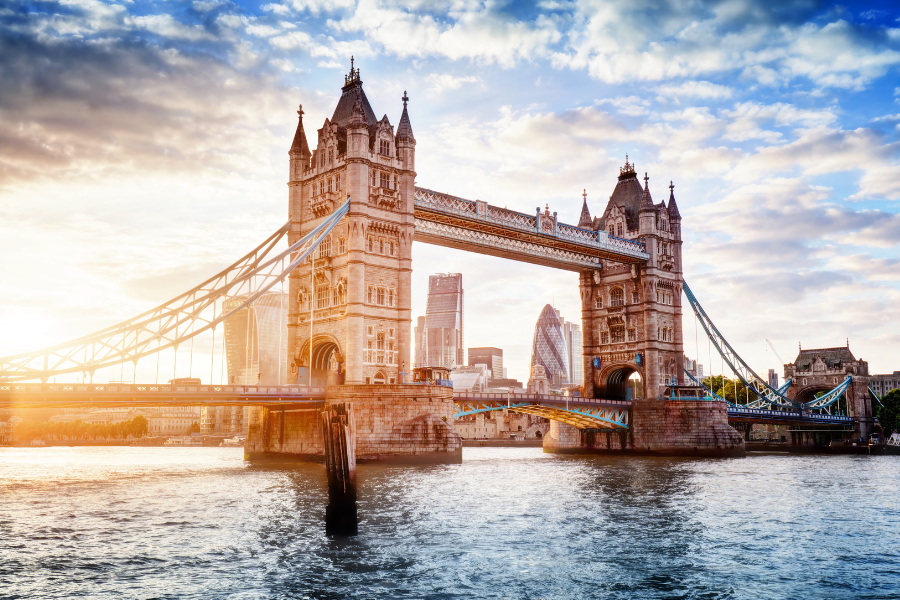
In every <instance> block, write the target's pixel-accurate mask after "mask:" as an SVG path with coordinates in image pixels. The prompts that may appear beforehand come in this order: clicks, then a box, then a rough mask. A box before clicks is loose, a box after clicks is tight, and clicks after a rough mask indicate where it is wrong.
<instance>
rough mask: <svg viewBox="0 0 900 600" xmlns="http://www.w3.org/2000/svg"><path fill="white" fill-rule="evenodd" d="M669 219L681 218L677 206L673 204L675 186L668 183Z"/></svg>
mask: <svg viewBox="0 0 900 600" xmlns="http://www.w3.org/2000/svg"><path fill="white" fill-rule="evenodd" d="M669 218H671V219H680V218H681V213H680V212H678V205H677V204H675V184H674V183H672V182H671V181H670V182H669Z"/></svg>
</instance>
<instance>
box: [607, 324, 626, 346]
mask: <svg viewBox="0 0 900 600" xmlns="http://www.w3.org/2000/svg"><path fill="white" fill-rule="evenodd" d="M609 333H610V338H611V339H612V343H613V344H619V343H621V342H624V341H625V326H624V325H613V326H612V327H610V328H609Z"/></svg>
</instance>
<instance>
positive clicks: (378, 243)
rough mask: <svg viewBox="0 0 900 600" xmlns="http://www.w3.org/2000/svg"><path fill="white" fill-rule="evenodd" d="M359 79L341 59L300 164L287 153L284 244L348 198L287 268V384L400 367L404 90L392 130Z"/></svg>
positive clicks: (410, 225) (404, 328)
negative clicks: (335, 92) (331, 100)
mask: <svg viewBox="0 0 900 600" xmlns="http://www.w3.org/2000/svg"><path fill="white" fill-rule="evenodd" d="M362 83H363V82H362V79H361V78H360V72H359V69H355V68H353V62H352V60H351V67H350V73H349V74H348V75H346V76H345V77H344V86H343V87H342V88H341V98H340V100H339V101H338V104H337V106H336V107H335V109H334V114H333V115H332V117H331V118H330V119H325V123H324V124H323V126H322V128H321V129H319V131H318V140H317V146H316V149H315V151H313V152H309V149H308V148H307V150H306V152H307V153H308V154H309V159H308V160H307V161H306V162H304V161H303V152H302V150H300V151H298V153H297V156H298V157H299V160H298V161H297V162H298V163H299V164H300V165H301V166H300V167H296V168H297V169H300V171H302V175H301V176H300V177H299V178H295V177H294V173H295V162H294V154H295V153H293V149H292V154H291V160H292V163H291V165H292V166H291V173H292V178H291V190H292V195H291V202H290V215H291V241H292V242H293V241H295V240H296V239H299V237H300V236H302V235H303V234H305V233H307V232H309V231H310V230H311V229H313V228H314V227H316V226H317V225H318V224H319V223H321V222H322V220H323V219H324V218H326V217H327V216H328V215H329V214H331V213H332V212H333V211H334V210H335V209H336V208H338V207H339V206H341V205H342V204H343V203H344V202H345V201H346V199H347V197H348V196H349V197H350V210H349V212H348V214H347V215H346V216H345V217H344V218H343V219H341V221H340V222H339V223H338V225H337V226H336V227H335V229H334V230H333V231H332V233H331V235H330V236H329V238H328V239H327V240H326V241H325V242H323V243H322V244H321V245H320V247H319V249H318V250H317V251H316V252H315V253H314V255H313V256H312V257H311V259H310V260H307V261H306V262H304V263H303V264H302V265H301V266H300V267H298V268H297V269H295V270H294V272H293V273H291V279H290V298H289V300H290V302H289V309H288V348H287V352H288V365H290V366H291V369H290V371H289V373H288V381H299V382H300V383H307V382H309V383H312V384H313V385H326V384H336V383H346V384H366V383H372V384H374V383H385V384H390V383H399V382H400V381H401V374H400V373H401V371H405V370H407V369H408V367H409V364H410V362H409V361H410V348H409V345H410V344H409V340H410V323H411V276H412V266H411V264H412V263H411V261H412V252H411V250H412V248H411V247H412V239H413V232H414V227H415V225H414V218H413V210H414V207H413V193H414V186H415V171H414V170H413V166H414V149H415V139H414V138H413V135H412V127H411V125H410V122H409V115H408V113H407V109H406V101H407V100H408V99H407V98H406V95H405V94H404V108H403V115H402V116H401V120H400V128H399V130H398V132H397V135H396V136H395V135H394V130H393V127H392V126H391V124H390V121H389V120H388V118H387V115H385V116H384V117H382V118H381V119H380V120H379V119H377V118H376V117H375V113H374V111H373V110H372V107H371V105H370V104H369V100H368V98H366V94H365V92H364V91H363V86H362ZM303 138H304V140H305V135H304V136H303ZM302 143H303V144H305V141H304V142H302ZM295 189H296V190H297V192H296V193H295V192H294V191H293V190H295ZM404 367H406V368H404Z"/></svg>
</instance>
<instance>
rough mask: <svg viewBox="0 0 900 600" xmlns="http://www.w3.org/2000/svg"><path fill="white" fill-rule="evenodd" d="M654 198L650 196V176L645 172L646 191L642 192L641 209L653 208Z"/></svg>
mask: <svg viewBox="0 0 900 600" xmlns="http://www.w3.org/2000/svg"><path fill="white" fill-rule="evenodd" d="M653 208H654V207H653V198H652V197H651V196H650V177H648V176H647V173H646V172H644V193H643V194H641V210H653Z"/></svg>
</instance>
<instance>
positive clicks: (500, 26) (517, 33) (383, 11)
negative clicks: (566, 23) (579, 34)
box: [329, 2, 560, 66]
mask: <svg viewBox="0 0 900 600" xmlns="http://www.w3.org/2000/svg"><path fill="white" fill-rule="evenodd" d="M491 6H492V5H490V4H489V5H487V6H485V7H484V8H482V9H481V10H461V11H458V12H455V11H454V12H451V13H449V14H448V16H449V17H450V18H449V19H435V18H434V17H433V16H432V15H431V14H415V13H413V12H409V11H405V10H400V9H395V8H384V7H381V6H377V5H375V3H370V2H363V3H361V4H360V5H359V7H357V10H356V11H355V12H354V13H353V14H352V15H351V16H349V17H346V18H343V19H341V20H330V21H329V26H330V27H332V28H334V29H335V30H337V31H342V32H360V33H362V34H363V35H365V37H366V38H367V39H368V40H370V41H372V42H375V43H377V44H379V45H380V46H382V47H383V48H384V49H385V50H386V51H387V52H390V53H392V54H395V55H397V56H401V57H405V56H420V57H424V56H446V57H448V58H450V59H453V60H457V59H463V58H468V59H475V60H480V61H485V62H488V63H494V62H496V63H500V64H502V65H504V66H512V65H513V64H515V63H516V62H518V61H520V60H531V59H533V58H537V57H539V56H543V55H545V54H546V51H547V47H548V45H549V44H551V43H554V42H556V41H557V40H559V39H560V32H559V31H558V30H557V28H556V23H555V21H554V20H553V19H550V18H547V17H544V16H541V17H538V19H536V20H535V22H534V23H526V22H522V21H515V20H511V19H508V18H506V17H505V16H504V15H501V14H499V13H496V12H494V11H492V10H491Z"/></svg>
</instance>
